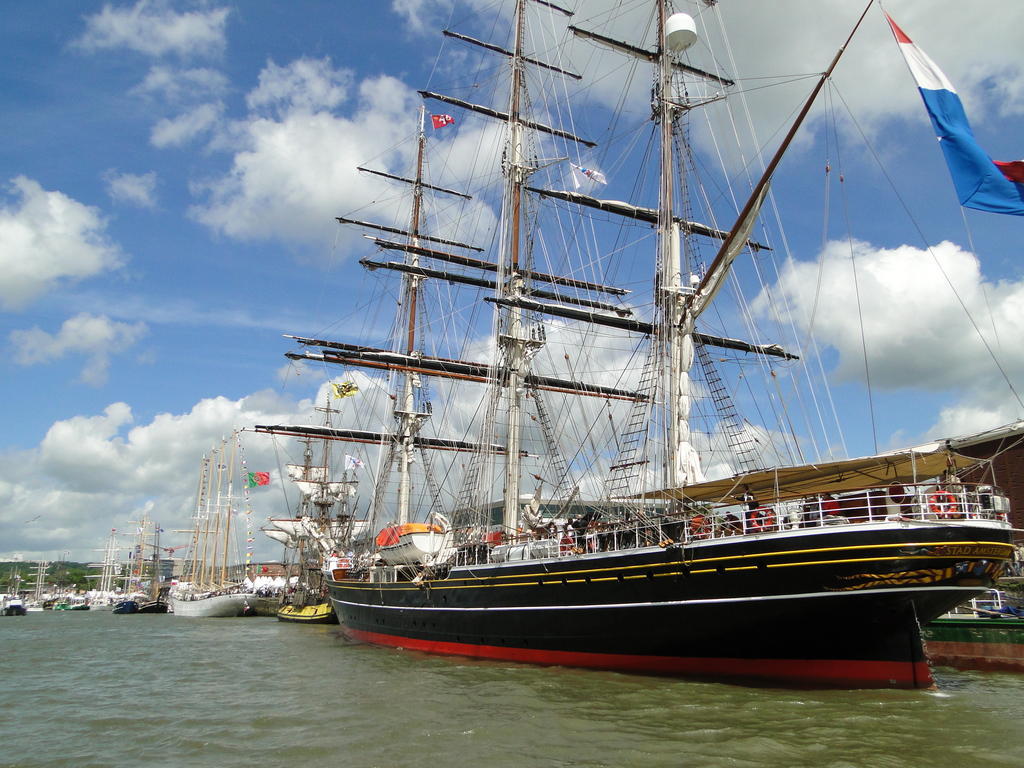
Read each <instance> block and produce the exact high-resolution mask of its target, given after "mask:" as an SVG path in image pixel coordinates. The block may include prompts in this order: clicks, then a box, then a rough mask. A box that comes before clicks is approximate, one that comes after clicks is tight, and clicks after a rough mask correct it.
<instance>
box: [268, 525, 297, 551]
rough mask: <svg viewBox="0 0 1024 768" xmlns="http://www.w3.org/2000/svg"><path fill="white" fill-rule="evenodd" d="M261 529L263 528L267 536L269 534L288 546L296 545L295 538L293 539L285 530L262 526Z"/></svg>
mask: <svg viewBox="0 0 1024 768" xmlns="http://www.w3.org/2000/svg"><path fill="white" fill-rule="evenodd" d="M260 530H262V531H263V532H264V533H265V534H266V535H267V536H269V537H270V538H271V539H273V540H274V541H278V542H280V543H282V544H284V545H285V546H286V547H294V546H295V544H296V541H295V539H293V538H292V537H291V536H289V535H288V534H287V533H285V532H284V531H278V530H274V529H273V528H261V529H260Z"/></svg>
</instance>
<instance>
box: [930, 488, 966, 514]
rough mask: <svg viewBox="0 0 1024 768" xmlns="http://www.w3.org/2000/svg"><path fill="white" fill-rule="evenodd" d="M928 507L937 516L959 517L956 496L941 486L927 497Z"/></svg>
mask: <svg viewBox="0 0 1024 768" xmlns="http://www.w3.org/2000/svg"><path fill="white" fill-rule="evenodd" d="M928 509H930V510H931V511H932V512H934V513H935V514H936V515H938V516H939V517H960V507H958V506H957V503H956V496H954V495H953V494H952V493H950V492H949V491H947V490H945V489H943V488H940V489H939V490H937V491H935V492H934V493H933V494H931V495H930V496H929V497H928Z"/></svg>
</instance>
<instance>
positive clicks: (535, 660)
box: [342, 627, 934, 688]
mask: <svg viewBox="0 0 1024 768" xmlns="http://www.w3.org/2000/svg"><path fill="white" fill-rule="evenodd" d="M342 631H343V632H344V633H345V634H346V635H347V636H349V637H350V638H352V639H353V640H357V641H360V642H364V643H369V644H371V645H384V646H390V647H394V648H404V649H407V650H413V651H424V652H426V653H437V654H444V655H449V656H470V657H474V658H478V659H494V660H501V661H516V662H523V663H527V664H542V665H551V666H565V667H588V668H592V669H609V670H619V671H623V672H639V673H644V674H655V675H678V676H680V677H713V678H723V679H724V678H734V679H742V680H764V681H772V682H784V683H789V684H794V685H800V686H809V687H841V688H930V687H932V686H933V684H934V683H933V680H932V675H931V669H930V668H929V666H928V663H927V662H925V661H919V662H898V661H865V660H862V659H729V658H683V657H678V656H635V655H628V654H617V653H584V652H574V651H549V650H541V649H536V648H506V647H503V646H495V645H473V644H469V643H449V642H439V641H434V640H423V639H417V638H411V637H400V636H398V635H385V634H380V633H377V632H365V631H362V630H355V629H350V628H348V627H345V628H343V630H342Z"/></svg>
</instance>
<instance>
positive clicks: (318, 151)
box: [193, 75, 415, 244]
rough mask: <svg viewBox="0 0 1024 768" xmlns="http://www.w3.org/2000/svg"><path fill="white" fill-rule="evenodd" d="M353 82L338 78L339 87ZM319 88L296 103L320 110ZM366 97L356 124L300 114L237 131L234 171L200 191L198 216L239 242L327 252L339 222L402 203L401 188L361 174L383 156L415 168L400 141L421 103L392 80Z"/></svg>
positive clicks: (266, 93)
mask: <svg viewBox="0 0 1024 768" xmlns="http://www.w3.org/2000/svg"><path fill="white" fill-rule="evenodd" d="M346 78H347V75H337V76H336V77H333V78H331V81H332V82H338V81H341V80H344V79H346ZM301 82H306V83H307V84H309V81H301ZM301 82H298V83H297V84H300V85H301ZM313 85H314V89H315V93H313V94H301V93H296V94H293V95H292V102H291V103H293V104H295V103H298V104H303V105H308V104H312V103H314V102H315V101H316V100H317V99H318V98H320V94H321V93H322V92H321V91H320V90H319V85H320V83H314V84H313ZM256 93H261V94H262V95H261V96H259V98H258V99H257V102H258V103H269V101H270V94H271V91H270V90H259V89H258V90H257V91H256ZM359 94H360V97H361V101H360V105H359V108H358V109H357V111H356V113H355V114H354V115H353V116H352V117H350V118H343V117H337V116H335V115H333V114H331V113H329V112H326V111H316V112H310V111H308V110H306V109H299V110H294V111H287V112H286V113H285V114H284V115H283V116H282V117H281V118H280V119H279V120H276V119H271V118H267V117H258V116H253V117H251V118H250V119H249V120H247V121H244V122H241V123H239V124H238V125H236V126H235V130H234V132H233V137H232V139H233V141H234V142H235V144H234V147H233V149H234V152H235V155H234V162H233V165H232V168H231V170H230V171H229V173H228V174H227V175H225V176H224V177H222V178H220V179H214V180H212V181H209V182H208V183H207V184H206V185H205V186H203V187H202V188H200V190H201V191H203V192H206V193H207V194H208V198H209V202H208V203H207V204H206V205H203V206H195V207H194V208H193V215H194V216H195V217H196V218H198V219H199V220H200V221H202V222H203V223H204V224H206V225H207V226H209V227H211V228H212V229H215V230H217V231H220V232H222V233H224V234H226V235H229V236H231V237H236V238H239V239H263V238H271V237H279V238H295V239H298V240H299V241H306V242H309V241H314V242H318V243H321V244H322V243H323V242H324V239H325V238H326V236H327V235H328V233H329V232H330V230H331V226H332V221H333V217H334V216H337V215H339V214H341V213H342V212H344V211H346V210H352V209H355V208H358V207H362V206H365V205H367V204H369V203H370V202H371V201H373V200H374V199H375V198H377V197H387V196H394V188H393V187H391V188H389V187H388V186H387V185H386V184H385V183H383V182H382V180H380V179H373V178H368V177H365V176H362V175H360V174H359V173H358V172H357V171H356V166H357V165H360V164H362V163H365V162H366V161H367V159H368V158H373V157H377V156H379V155H381V153H382V152H387V153H388V154H387V157H389V158H395V159H399V160H408V157H409V154H408V153H409V151H410V150H409V149H408V147H407V146H403V145H402V143H401V142H400V139H401V138H404V137H405V136H407V135H408V134H409V132H410V131H411V129H412V126H413V123H412V116H413V115H415V102H414V101H413V97H412V94H411V93H410V92H409V91H408V89H406V88H405V87H404V86H403V85H402V84H401V83H399V82H398V81H397V80H394V79H392V78H378V79H376V80H371V81H368V82H364V83H363V84H362V85H361V86H360V89H359ZM396 147H397V148H396Z"/></svg>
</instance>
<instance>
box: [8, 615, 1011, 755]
mask: <svg viewBox="0 0 1024 768" xmlns="http://www.w3.org/2000/svg"><path fill="white" fill-rule="evenodd" d="M937 679H938V682H939V685H940V688H941V690H940V691H938V692H926V691H792V690H782V689H774V688H745V687H742V686H735V685H728V684H721V683H708V682H692V681H685V680H673V679H659V678H652V677H639V676H631V675H623V674H617V673H604V672H593V671H587V670H571V669H561V668H541V667H531V666H522V665H516V664H507V663H501V662H475V661H467V660H465V659H456V658H451V657H439V656H427V655H421V654H417V653H410V652H405V651H398V650H390V649H381V648H371V647H368V646H359V645H349V644H346V643H345V642H344V641H342V640H341V639H340V638H339V637H338V634H337V628H336V627H311V626H297V625H294V624H283V623H279V622H277V621H275V620H273V619H263V618H256V619H192V620H189V619H181V618H175V617H174V616H170V615H163V616H161V615H148V616H147V615H134V616H114V615H112V614H110V613H109V612H106V611H90V612H59V613H53V612H45V613H31V614H29V615H28V616H25V617H0V723H2V730H0V733H2V740H0V765H3V766H74V768H87V767H89V766H104V767H105V768H106V767H111V766H115V767H120V766H225V767H228V766H251V767H254V768H264V767H267V766H316V767H317V768H328V767H333V766H339V767H345V768H348V767H350V766H351V767H352V768H362V767H363V766H366V767H370V766H379V767H380V768H393V767H397V768H404V767H405V766H410V767H411V766H416V767H417V768H421V767H426V766H437V767H438V768H461V767H462V766H487V767H490V766H496V767H498V768H501V767H504V766H516V767H517V768H522V767H529V766H610V767H618V766H714V767H715V768H717V767H719V766H722V767H724V766H729V767H730V768H745V767H747V766H751V767H753V766H786V767H789V766H816V767H817V766H822V767H826V768H841V767H842V768H845V767H847V766H857V767H858V768H859V767H861V766H870V768H897V767H903V766H906V767H907V768H921V767H922V766H927V767H928V768H943V767H944V766H956V768H977V767H979V766H1012V768H1020V766H1024V707H1022V704H1024V677H1022V676H1015V675H1011V674H1001V673H969V672H956V671H954V670H949V669H939V670H937Z"/></svg>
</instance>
